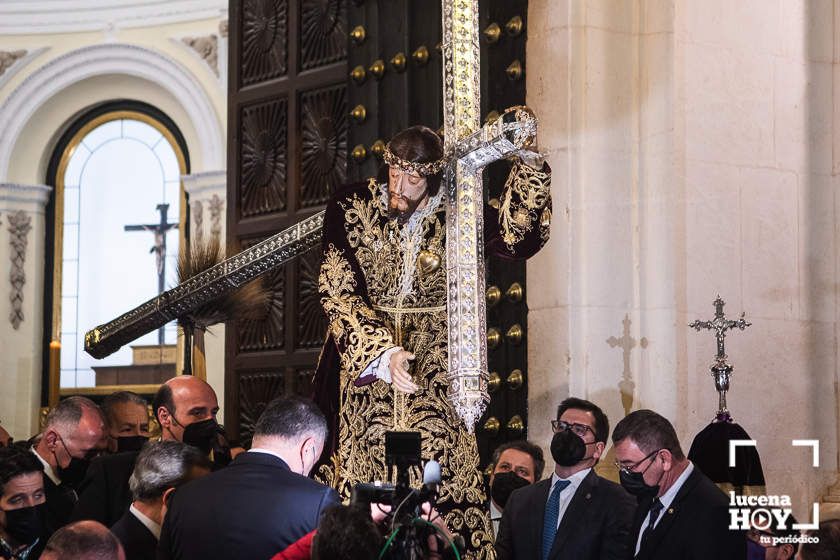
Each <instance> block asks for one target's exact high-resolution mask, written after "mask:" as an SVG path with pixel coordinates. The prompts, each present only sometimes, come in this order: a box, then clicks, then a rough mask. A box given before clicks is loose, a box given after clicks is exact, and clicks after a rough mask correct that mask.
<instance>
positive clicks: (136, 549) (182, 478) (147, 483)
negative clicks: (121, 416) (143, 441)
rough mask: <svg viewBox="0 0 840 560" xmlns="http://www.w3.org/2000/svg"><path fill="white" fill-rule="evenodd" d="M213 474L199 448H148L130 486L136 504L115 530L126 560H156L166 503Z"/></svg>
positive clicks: (160, 444)
mask: <svg viewBox="0 0 840 560" xmlns="http://www.w3.org/2000/svg"><path fill="white" fill-rule="evenodd" d="M209 473H210V460H209V459H208V458H207V456H206V455H204V454H203V453H201V451H199V450H198V449H196V448H195V447H192V446H189V445H185V444H183V443H181V442H178V441H171V440H167V441H156V442H152V443H149V444H147V445H146V446H145V447H144V448H143V450H142V451H141V452H140V455H139V456H138V457H137V462H136V464H135V466H134V472H133V473H132V474H131V479H130V480H129V486H130V487H131V493H132V495H133V496H134V501H133V502H132V504H131V506H130V507H129V509H128V511H126V512H125V513H124V514H123V516H122V517H121V518H120V520H119V521H117V522H116V523H115V524H114V525H113V526H112V527H111V532H112V533H114V535H116V537H117V538H118V539H119V540H120V542H121V543H122V545H123V549H124V550H125V556H126V560H154V559H155V558H156V557H157V545H158V539H159V538H160V530H161V525H163V518H164V516H165V512H166V506H165V503H166V500H167V499H168V497H169V495H170V494H171V493H172V492H173V491H174V490H175V488H177V487H178V486H180V485H182V484H184V483H186V482H188V481H190V480H192V479H194V478H198V477H200V476H204V475H206V474H209Z"/></svg>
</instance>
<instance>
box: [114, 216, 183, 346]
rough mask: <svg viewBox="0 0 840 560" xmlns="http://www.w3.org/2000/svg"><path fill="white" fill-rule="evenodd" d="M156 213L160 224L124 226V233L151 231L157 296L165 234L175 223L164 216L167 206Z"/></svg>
mask: <svg viewBox="0 0 840 560" xmlns="http://www.w3.org/2000/svg"><path fill="white" fill-rule="evenodd" d="M156 208H157V211H158V212H160V222H158V223H156V224H139V225H128V226H125V231H151V232H152V233H153V234H154V236H155V244H154V245H152V248H151V249H149V252H150V253H155V259H156V262H157V273H158V295H160V294H162V293H163V291H164V290H163V288H164V285H165V282H166V232H168V231H169V230H170V229H177V228H178V223H177V222H172V223H170V222H168V221H167V219H166V214H167V212H168V211H169V205H168V204H158V205H157V207H156ZM163 329H164V328H163V327H160V328H159V329H158V344H160V345H161V346H163V343H164V337H163Z"/></svg>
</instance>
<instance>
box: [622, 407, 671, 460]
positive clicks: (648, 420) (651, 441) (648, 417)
mask: <svg viewBox="0 0 840 560" xmlns="http://www.w3.org/2000/svg"><path fill="white" fill-rule="evenodd" d="M627 438H630V440H631V441H633V442H634V443H635V444H636V445H637V446H638V448H639V449H641V450H642V452H643V453H645V454H648V453H653V452H654V451H658V450H660V449H667V450H668V451H670V452H671V455H673V456H674V459H676V460H678V461H680V460H682V459H684V458H685V455H684V454H683V450H682V447H680V440H679V438H677V432H676V430H674V426H673V425H672V424H671V423H670V422H669V421H668V419H667V418H665V417H664V416H662V415H660V414H657V413H655V412H654V411H652V410H636V411H634V412H631V413H630V414H628V415H627V416H625V417H624V418H622V420H621V422H619V423H618V424H617V425H616V427H615V431H613V435H612V440H613V444H614V445H615V444H618V443H619V442H621V441H622V440H624V439H627Z"/></svg>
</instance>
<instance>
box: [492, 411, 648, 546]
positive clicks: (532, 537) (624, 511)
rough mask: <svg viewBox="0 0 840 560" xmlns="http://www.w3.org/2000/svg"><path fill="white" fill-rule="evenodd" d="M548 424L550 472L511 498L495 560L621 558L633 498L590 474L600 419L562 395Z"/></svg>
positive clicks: (604, 423)
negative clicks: (550, 457)
mask: <svg viewBox="0 0 840 560" xmlns="http://www.w3.org/2000/svg"><path fill="white" fill-rule="evenodd" d="M551 425H552V428H553V429H554V437H553V439H552V440H551V456H552V457H553V458H554V462H555V468H554V474H553V475H552V476H551V478H550V479H548V480H544V481H542V482H538V483H536V484H533V485H531V486H526V487H524V488H521V489H519V490H515V491H514V492H513V494H511V496H510V498H509V499H508V503H507V505H506V506H505V510H504V513H503V514H502V523H501V525H500V527H499V536H498V537H497V539H496V554H497V558H498V560H514V559H515V560H626V557H627V553H628V552H627V538H628V534H629V529H630V522H631V520H632V515H633V508H634V503H633V499H632V497H631V496H629V495H628V494H627V493H626V492H625V491H624V490H622V489H621V487H619V486H618V485H617V484H615V483H613V482H610V481H609V480H606V479H604V478H601V477H600V476H598V475H597V474H595V471H594V470H593V467H594V466H595V464H596V463H597V462H598V460H599V459H600V458H601V456H602V455H603V453H604V447H605V445H606V441H607V436H608V435H609V431H610V425H609V420H608V419H607V416H606V414H604V412H603V411H602V410H601V409H600V408H599V407H598V406H597V405H595V404H593V403H591V402H589V401H586V400H583V399H577V398H568V399H566V400H564V401H563V402H562V403H560V406H559V407H558V408H557V418H556V419H555V420H554V421H552V423H551Z"/></svg>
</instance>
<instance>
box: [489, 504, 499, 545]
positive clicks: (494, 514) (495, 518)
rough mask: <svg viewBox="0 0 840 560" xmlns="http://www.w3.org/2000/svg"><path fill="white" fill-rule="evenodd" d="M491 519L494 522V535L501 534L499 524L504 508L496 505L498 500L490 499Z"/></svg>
mask: <svg viewBox="0 0 840 560" xmlns="http://www.w3.org/2000/svg"><path fill="white" fill-rule="evenodd" d="M490 521H492V522H493V536H494V537H498V536H499V524H500V523H501V522H502V510H500V509H499V508H497V507H496V502H494V501H493V500H490Z"/></svg>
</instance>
